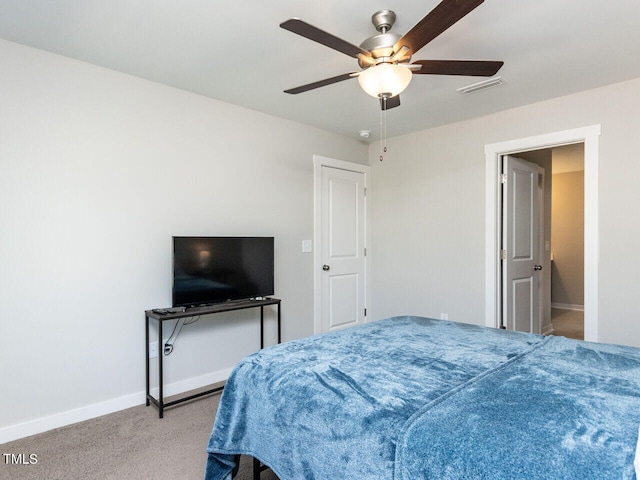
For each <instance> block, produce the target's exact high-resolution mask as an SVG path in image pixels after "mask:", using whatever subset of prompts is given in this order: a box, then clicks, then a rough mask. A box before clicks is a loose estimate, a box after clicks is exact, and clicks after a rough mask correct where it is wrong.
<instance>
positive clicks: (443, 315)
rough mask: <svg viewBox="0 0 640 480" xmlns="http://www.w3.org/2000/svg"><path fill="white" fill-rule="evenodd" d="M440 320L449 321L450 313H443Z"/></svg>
mask: <svg viewBox="0 0 640 480" xmlns="http://www.w3.org/2000/svg"><path fill="white" fill-rule="evenodd" d="M440 320H449V314H448V313H441V314H440Z"/></svg>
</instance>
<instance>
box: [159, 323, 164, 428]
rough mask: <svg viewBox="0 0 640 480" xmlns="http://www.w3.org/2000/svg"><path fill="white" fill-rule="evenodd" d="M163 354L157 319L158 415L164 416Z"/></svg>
mask: <svg viewBox="0 0 640 480" xmlns="http://www.w3.org/2000/svg"><path fill="white" fill-rule="evenodd" d="M163 356H164V346H163V345H162V322H161V321H158V388H159V391H158V417H159V418H162V417H164V393H163V391H162V390H163V389H162V384H163V383H164V379H163V378H162V357H163Z"/></svg>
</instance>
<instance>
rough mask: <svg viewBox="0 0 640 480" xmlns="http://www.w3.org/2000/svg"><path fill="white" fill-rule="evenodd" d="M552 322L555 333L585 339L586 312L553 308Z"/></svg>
mask: <svg viewBox="0 0 640 480" xmlns="http://www.w3.org/2000/svg"><path fill="white" fill-rule="evenodd" d="M551 324H552V325H553V334H554V335H558V336H561V337H567V338H575V339H577V340H584V312H581V311H578V310H564V309H561V308H552V309H551Z"/></svg>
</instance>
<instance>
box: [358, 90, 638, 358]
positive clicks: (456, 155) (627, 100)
mask: <svg viewBox="0 0 640 480" xmlns="http://www.w3.org/2000/svg"><path fill="white" fill-rule="evenodd" d="M501 88H502V87H501ZM505 88H508V86H505ZM638 92H640V79H635V80H631V81H628V82H624V83H619V84H615V85H611V86H608V87H604V88H599V89H595V90H590V91H586V92H582V93H579V94H576V95H570V96H566V97H562V98H558V99H554V100H550V101H546V102H541V103H537V104H533V105H529V106H526V107H522V108H516V109H513V110H508V111H504V112H501V113H498V114H494V115H490V116H486V117H482V118H478V119H475V120H470V121H466V122H460V123H455V124H450V125H446V126H443V127H439V128H434V129H430V130H426V131H422V132H418V133H415V134H412V135H406V136H402V137H396V138H393V139H390V140H389V141H388V153H387V154H386V157H385V160H384V161H383V162H380V161H378V156H379V144H377V143H376V144H372V145H371V146H370V151H369V162H370V165H371V167H372V170H371V178H372V181H371V185H372V192H374V194H373V195H372V197H371V208H372V218H373V231H372V245H371V246H370V248H371V252H372V257H371V258H372V259H373V265H372V279H373V280H372V283H373V285H372V292H373V293H372V297H373V298H372V300H373V312H374V315H375V316H376V317H377V318H382V317H387V316H391V315H399V314H420V315H426V316H432V317H439V316H440V313H442V312H444V313H448V314H449V319H451V320H457V321H463V322H468V323H476V324H483V323H484V312H485V305H484V282H485V279H484V276H485V271H484V254H485V252H484V248H485V245H484V242H485V218H484V217H485V211H484V208H485V191H484V179H485V157H484V146H485V145H487V144H493V143H498V142H505V141H508V140H513V139H519V138H525V137H530V136H535V135H542V134H547V133H551V132H557V131H563V130H569V129H573V128H579V127H586V126H590V125H597V124H601V126H602V135H601V137H600V152H599V162H600V163H599V178H598V184H599V211H600V215H599V241H600V255H599V279H598V280H599V311H598V316H599V335H600V337H599V340H600V341H602V342H606V343H620V344H627V345H634V346H640V328H639V327H638V312H639V311H640V295H638V292H640V276H639V275H638V272H639V271H640V256H639V255H638V252H637V246H638V245H640V221H639V220H635V221H633V220H630V219H637V218H638V216H637V214H636V213H637V212H636V210H637V207H638V205H640V189H639V188H638V181H637V178H638V177H639V176H640V162H638V156H637V146H636V142H637V138H638V136H639V135H640V95H638ZM481 94H482V93H479V95H481Z"/></svg>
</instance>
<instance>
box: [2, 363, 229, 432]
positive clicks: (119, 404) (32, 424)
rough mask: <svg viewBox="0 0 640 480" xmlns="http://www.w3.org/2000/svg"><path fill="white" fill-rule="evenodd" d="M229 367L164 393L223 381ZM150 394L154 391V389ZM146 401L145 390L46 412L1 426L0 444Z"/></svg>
mask: <svg viewBox="0 0 640 480" xmlns="http://www.w3.org/2000/svg"><path fill="white" fill-rule="evenodd" d="M231 370H232V369H231V368H229V369H224V370H218V371H217V372H212V373H209V374H206V375H202V376H199V377H194V378H188V379H186V380H182V381H179V382H175V383H171V384H168V385H165V386H164V396H165V398H166V397H169V396H171V395H178V394H180V393H184V392H188V391H190V390H195V389H197V388H201V387H205V386H207V385H211V384H212V383H218V382H222V381H224V380H226V379H227V378H229V375H230V374H231ZM152 393H154V390H153V389H152ZM155 396H157V388H156V389H155ZM145 402H146V393H145V392H144V391H140V392H136V393H132V394H130V395H124V396H122V397H118V398H114V399H111V400H107V401H104V402H99V403H94V404H92V405H87V406H86V407H81V408H77V409H74V410H68V411H66V412H61V413H57V414H54V415H49V416H47V417H41V418H36V419H34V420H29V421H27V422H24V423H18V424H16V425H10V426H8V427H3V428H0V444H3V443H7V442H12V441H14V440H18V439H21V438H25V437H29V436H31V435H36V434H38V433H42V432H46V431H48V430H53V429H54V428H60V427H65V426H67V425H71V424H74V423H78V422H83V421H85V420H90V419H92V418H96V417H101V416H102V415H107V414H109V413H114V412H118V411H120V410H125V409H127V408H131V407H136V406H138V405H142V404H144V403H145ZM149 408H153V409H154V410H155V407H153V406H151V407H149Z"/></svg>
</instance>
